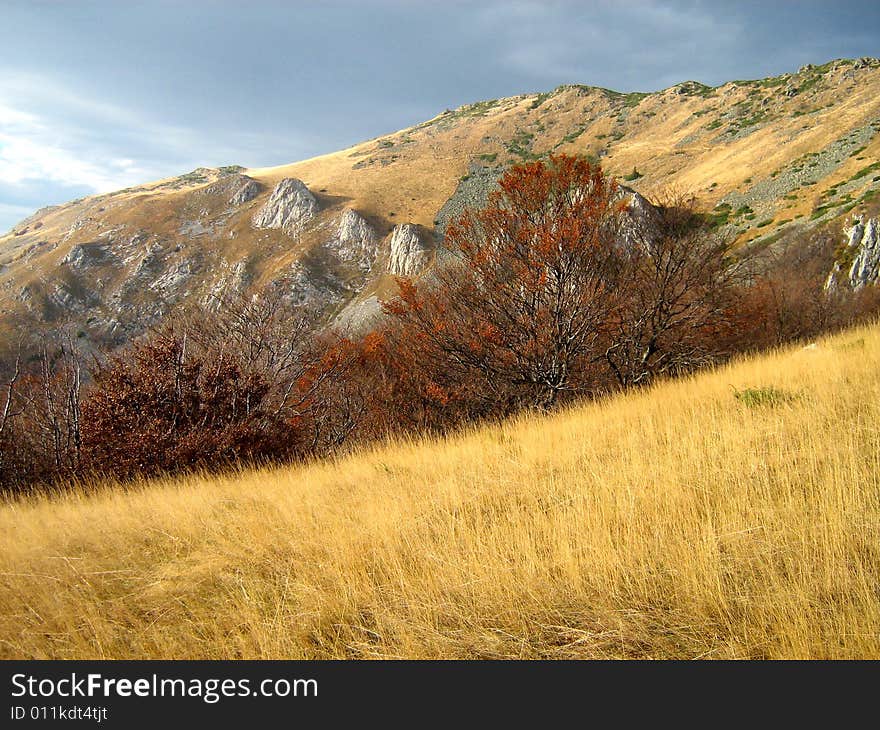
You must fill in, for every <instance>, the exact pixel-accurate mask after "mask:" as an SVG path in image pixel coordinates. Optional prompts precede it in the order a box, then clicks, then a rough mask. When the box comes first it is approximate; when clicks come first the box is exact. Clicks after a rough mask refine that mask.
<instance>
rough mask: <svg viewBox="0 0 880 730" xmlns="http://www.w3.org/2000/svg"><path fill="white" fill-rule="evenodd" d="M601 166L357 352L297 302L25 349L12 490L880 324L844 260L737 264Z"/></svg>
mask: <svg viewBox="0 0 880 730" xmlns="http://www.w3.org/2000/svg"><path fill="white" fill-rule="evenodd" d="M641 200H642V199H638V198H636V197H634V196H632V195H631V194H630V193H629V192H628V191H626V190H624V189H621V188H619V187H618V185H617V184H616V183H615V181H614V180H613V179H611V178H609V177H608V176H606V175H605V174H604V173H603V171H602V170H601V169H600V168H599V167H598V166H597V165H592V164H590V163H589V162H588V161H586V160H584V159H583V158H579V157H571V156H565V155H561V156H550V157H549V158H548V159H547V160H546V161H540V162H532V163H528V164H524V165H520V166H516V167H513V168H511V169H510V170H508V171H507V172H506V173H505V174H504V175H503V176H502V178H501V179H500V181H499V184H498V187H497V189H496V190H495V191H494V192H493V193H491V195H490V196H489V198H488V201H487V203H486V205H485V206H484V207H483V208H481V209H478V210H470V211H467V212H466V213H464V214H463V215H462V216H461V217H460V218H459V219H458V220H457V221H454V222H453V223H452V224H451V225H450V226H449V227H448V229H447V232H446V238H445V239H444V241H443V249H442V251H441V252H440V255H439V258H440V259H441V261H440V263H439V265H437V266H434V267H433V268H432V269H431V270H430V271H429V272H428V273H427V274H425V275H423V276H422V277H421V278H420V279H415V280H414V279H407V278H401V279H398V280H397V284H398V295H397V296H395V297H393V298H391V299H390V300H388V301H386V302H385V304H384V308H385V313H386V317H385V318H384V320H383V322H382V324H381V326H380V327H378V328H377V329H375V330H374V331H371V332H367V333H364V334H363V335H362V336H360V337H358V338H351V337H346V336H342V335H341V334H339V333H335V332H334V331H333V330H332V329H328V328H326V327H322V326H320V325H321V323H320V322H319V321H317V320H316V319H315V318H314V315H313V314H312V313H309V312H304V311H302V310H301V309H299V308H297V307H294V306H291V305H289V304H287V303H285V300H284V298H283V297H282V296H280V295H278V294H277V293H274V294H273V293H272V292H263V293H262V294H260V295H259V296H255V297H252V298H250V299H241V300H230V301H226V302H225V303H224V306H223V307H222V308H221V310H220V311H219V312H216V313H212V314H206V313H204V312H199V313H190V314H188V315H186V314H183V315H181V316H179V317H177V318H175V319H174V320H173V321H172V322H170V323H169V324H167V325H166V326H165V327H163V328H162V329H161V330H159V331H156V332H152V333H151V334H150V335H148V336H147V337H145V338H143V339H142V340H140V341H137V342H135V343H132V344H130V345H129V346H127V347H125V348H123V349H121V350H119V351H116V352H112V353H109V354H102V353H94V352H92V353H90V354H89V355H88V356H87V355H86V354H85V353H86V352H87V350H86V349H83V348H81V347H80V344H79V343H78V342H77V341H76V338H74V337H71V336H67V335H66V336H63V337H60V338H56V339H55V341H54V342H52V341H50V340H49V339H47V338H44V339H43V340H41V341H39V342H37V343H31V344H28V343H26V342H23V344H22V346H21V347H20V348H19V351H18V355H17V356H16V357H15V358H14V361H13V362H12V363H11V364H9V365H8V366H7V367H6V368H5V369H0V482H2V484H3V486H4V487H5V488H6V489H21V488H30V487H33V486H34V485H39V484H51V483H58V482H63V481H65V480H69V479H70V478H71V477H77V476H87V475H93V474H104V475H110V476H114V477H117V478H132V477H135V476H142V475H152V474H159V473H167V472H174V471H180V470H188V469H194V468H218V467H224V466H230V465H238V464H241V463H249V462H255V461H257V462H259V461H267V460H276V461H277V460H291V459H303V458H310V457H315V456H322V455H326V454H330V453H333V452H335V451H338V450H339V449H340V448H346V447H348V446H351V445H353V444H358V443H364V442H369V441H373V440H376V439H381V438H383V437H385V436H386V435H388V434H389V433H393V432H406V433H424V432H440V431H444V430H447V429H449V428H453V427H456V426H458V425H461V424H463V423H469V422H474V421H478V420H484V419H494V418H500V417H503V416H506V415H508V414H511V413H514V412H516V411H518V410H521V409H524V408H528V409H539V410H547V409H550V408H553V407H555V406H556V405H558V404H559V403H560V402H564V401H566V400H570V399H572V398H591V397H598V396H601V395H602V394H604V393H607V392H610V391H613V390H616V389H620V388H631V387H638V386H642V385H645V384H648V383H650V382H652V381H653V380H655V379H656V378H658V377H668V376H674V375H679V374H682V373H686V372H690V371H692V370H694V369H696V368H699V367H702V366H705V365H708V364H712V363H717V362H720V361H722V360H724V359H726V358H728V357H730V356H731V355H733V354H735V353H737V352H743V351H749V350H756V349H761V348H764V347H768V346H773V345H777V344H781V343H783V342H788V341H792V340H797V339H804V338H809V337H812V336H815V335H816V334H818V333H820V332H825V331H828V330H832V329H836V328H839V327H841V326H844V325H846V324H849V323H851V322H853V321H857V320H859V319H864V318H865V317H868V316H872V315H873V314H874V313H876V312H877V311H880V297H878V296H877V293H876V292H873V291H870V292H861V293H859V294H858V295H847V294H844V293H840V292H838V293H837V294H834V295H829V294H828V293H826V292H825V291H824V288H823V285H824V274H825V272H827V271H828V269H829V267H830V264H831V261H832V260H833V245H832V243H833V242H831V241H830V240H828V239H827V238H821V237H819V238H814V239H811V240H809V241H806V242H804V244H803V245H802V246H800V247H797V251H794V250H789V251H786V252H783V253H782V254H781V255H773V256H770V255H768V254H767V253H766V252H764V253H761V254H758V253H756V252H753V251H750V250H734V249H732V248H731V246H730V244H729V242H728V241H726V240H725V239H724V238H722V237H720V236H719V235H718V234H717V232H716V231H714V230H713V228H712V227H711V225H710V224H709V223H708V222H707V221H706V219H705V217H704V216H701V215H700V213H699V212H698V210H697V206H696V203H695V201H693V200H691V199H688V198H686V197H683V196H668V197H667V199H665V200H660V201H656V202H655V204H654V205H647V204H644V203H642V202H640V201H641Z"/></svg>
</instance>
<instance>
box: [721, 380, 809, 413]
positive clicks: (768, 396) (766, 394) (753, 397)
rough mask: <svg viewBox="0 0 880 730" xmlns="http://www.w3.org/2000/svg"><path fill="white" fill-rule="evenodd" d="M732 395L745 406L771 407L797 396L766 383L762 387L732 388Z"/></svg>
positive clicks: (790, 400)
mask: <svg viewBox="0 0 880 730" xmlns="http://www.w3.org/2000/svg"><path fill="white" fill-rule="evenodd" d="M733 397H734V398H736V399H737V401H739V402H740V403H741V404H742V405H744V406H745V407H746V408H773V407H775V406H781V405H785V404H786V403H791V402H792V401H795V400H797V398H798V396H797V395H796V394H795V393H792V392H790V391H787V390H782V389H781V388H775V387H773V386H772V385H768V386H766V387H763V388H745V389H743V390H737V389H736V388H734V389H733Z"/></svg>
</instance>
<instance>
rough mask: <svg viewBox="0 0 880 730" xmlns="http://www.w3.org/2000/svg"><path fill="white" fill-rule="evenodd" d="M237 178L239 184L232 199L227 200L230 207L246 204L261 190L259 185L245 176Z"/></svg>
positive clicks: (261, 187)
mask: <svg viewBox="0 0 880 730" xmlns="http://www.w3.org/2000/svg"><path fill="white" fill-rule="evenodd" d="M238 177H239V180H240V182H241V184H240V185H238V186H237V188H236V190H235V192H234V193H233V194H232V197H231V198H229V204H230V205H242V204H244V203H247V202H248V201H249V200H253V199H254V198H256V197H257V196H258V195H259V194H260V191H261V190H262V189H263V186H262V185H260V183H258V182H257V181H256V180H254V179H253V178H251V177H248V176H247V175H239V176H238Z"/></svg>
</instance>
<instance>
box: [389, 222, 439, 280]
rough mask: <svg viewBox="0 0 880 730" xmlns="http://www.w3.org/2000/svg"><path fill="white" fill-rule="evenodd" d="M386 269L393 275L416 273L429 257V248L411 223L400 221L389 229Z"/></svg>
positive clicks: (411, 274)
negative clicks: (388, 253) (388, 250)
mask: <svg viewBox="0 0 880 730" xmlns="http://www.w3.org/2000/svg"><path fill="white" fill-rule="evenodd" d="M389 245H390V249H391V253H390V256H389V259H388V271H389V273H391V274H394V275H395V276H414V275H415V274H418V273H419V272H420V271H421V270H422V269H424V268H425V266H426V265H427V264H428V261H429V260H430V258H431V248H430V246H428V245H427V244H426V243H424V242H423V241H422V238H421V236H420V235H419V229H418V227H416V226H415V225H413V224H412V223H401V224H400V225H398V226H395V227H394V230H393V231H391V240H390V244H389Z"/></svg>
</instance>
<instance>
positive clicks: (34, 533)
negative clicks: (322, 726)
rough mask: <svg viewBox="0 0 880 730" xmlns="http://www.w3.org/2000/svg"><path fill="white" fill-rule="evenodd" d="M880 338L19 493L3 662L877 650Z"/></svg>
mask: <svg viewBox="0 0 880 730" xmlns="http://www.w3.org/2000/svg"><path fill="white" fill-rule="evenodd" d="M878 372H880V327H878V326H877V325H872V326H868V327H863V328H859V329H855V330H850V331H847V332H844V333H842V334H840V335H837V336H833V337H829V338H825V339H820V340H818V341H817V342H816V343H814V344H812V345H810V346H807V347H802V346H798V347H793V348H787V349H783V350H779V351H774V352H771V353H768V354H764V355H760V356H754V357H750V358H745V359H742V360H739V361H737V362H734V363H732V364H729V365H726V366H723V367H720V368H718V369H715V370H712V371H706V372H703V373H701V374H698V375H695V376H692V377H687V378H683V379H680V380H675V381H668V382H664V383H659V384H657V385H655V386H653V387H651V388H649V389H645V390H643V391H638V392H633V393H629V394H625V395H620V396H615V397H611V398H608V399H605V400H601V401H595V402H592V403H586V404H583V405H579V406H575V407H569V408H566V409H564V410H562V411H559V412H557V413H554V414H552V415H540V414H530V415H524V416H521V417H518V418H515V419H512V420H510V421H506V422H504V423H501V424H498V425H488V426H482V427H472V428H469V429H466V430H463V431H459V432H456V433H454V434H451V435H449V436H446V437H443V438H427V437H425V438H412V439H409V440H407V439H395V440H392V441H390V442H388V443H384V444H382V445H379V446H376V447H374V448H369V449H361V450H360V451H358V452H355V453H351V454H347V455H342V456H339V457H338V458H336V459H333V460H327V461H322V462H316V463H313V464H308V465H304V466H303V465H299V466H291V467H273V468H263V469H252V470H246V471H241V472H238V473H231V474H226V475H221V476H216V475H214V476H212V475H208V474H197V475H191V476H187V477H182V478H180V477H178V478H174V479H167V480H156V481H151V482H144V483H138V484H131V485H127V486H124V487H123V486H119V485H112V484H103V485H86V486H79V487H75V488H72V489H71V490H69V491H67V492H65V493H59V494H55V495H42V496H33V497H28V498H22V499H17V500H10V501H8V502H6V503H4V504H2V505H0V657H2V658H7V659H9V658H117V659H121V658H177V659H183V658H206V659H227V658H291V659H298V658H369V659H373V658H375V659H390V658H487V659H494V658H529V659H531V658H535V659H537V658H549V659H570V658H585V659H593V658H602V659H605V658H615V659H616V658H652V659H666V658H703V659H763V658H770V659H778V658H880V425H878V424H880V379H878V377H877V374H878Z"/></svg>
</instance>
